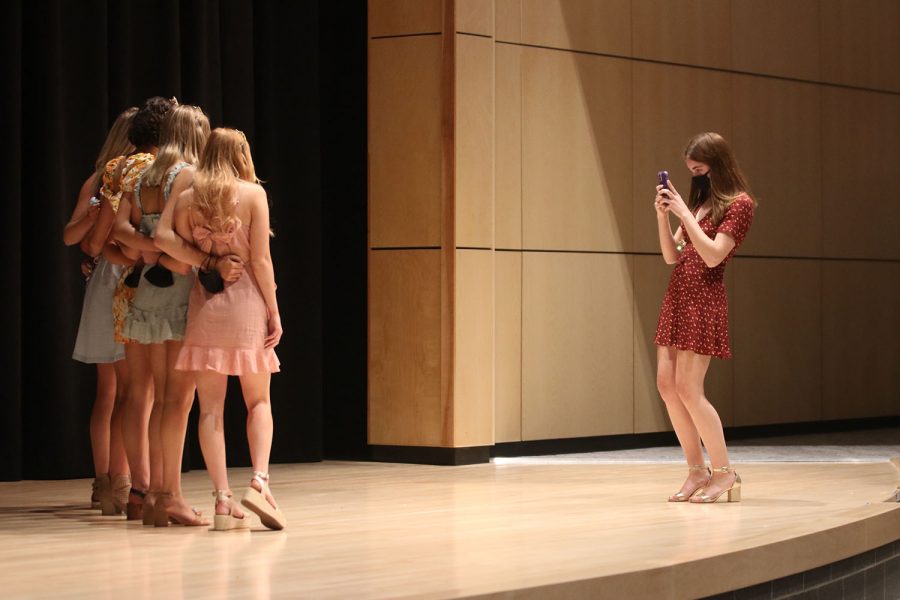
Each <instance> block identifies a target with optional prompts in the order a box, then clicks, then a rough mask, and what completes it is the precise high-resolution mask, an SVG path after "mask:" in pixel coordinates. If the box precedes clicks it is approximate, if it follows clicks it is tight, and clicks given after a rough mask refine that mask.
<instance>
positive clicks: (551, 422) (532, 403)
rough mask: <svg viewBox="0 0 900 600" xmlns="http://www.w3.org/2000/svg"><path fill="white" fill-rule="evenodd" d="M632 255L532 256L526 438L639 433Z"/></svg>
mask: <svg viewBox="0 0 900 600" xmlns="http://www.w3.org/2000/svg"><path fill="white" fill-rule="evenodd" d="M631 267H632V258H631V257H629V256H623V255H609V254H582V253H556V252H547V253H543V252H529V253H525V255H524V257H523V273H522V279H523V281H522V283H523V286H522V438H523V439H524V440H534V439H552V438H568V437H580V436H592V435H604V434H617V433H631V432H632V431H633V408H632V398H633V394H634V390H633V367H632V365H633V362H632V356H633V355H632V350H633V349H632V345H631V343H630V340H632V339H633V338H632V335H633V333H632V323H633V320H632V313H633V298H632V292H631Z"/></svg>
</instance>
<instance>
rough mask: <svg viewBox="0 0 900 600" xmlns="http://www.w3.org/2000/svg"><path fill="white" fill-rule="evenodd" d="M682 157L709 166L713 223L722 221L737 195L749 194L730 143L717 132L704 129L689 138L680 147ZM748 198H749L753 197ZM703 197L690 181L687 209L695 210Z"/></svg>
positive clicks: (704, 196)
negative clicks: (681, 147)
mask: <svg viewBox="0 0 900 600" xmlns="http://www.w3.org/2000/svg"><path fill="white" fill-rule="evenodd" d="M684 157H685V158H689V159H691V160H695V161H697V162H701V163H703V164H705V165H708V166H709V182H710V187H709V192H710V193H709V200H710V201H711V207H710V215H711V218H712V221H713V223H716V224H718V223H719V222H720V221H721V220H722V217H723V216H725V211H726V210H727V209H728V207H729V206H730V205H731V203H732V202H734V200H735V199H736V198H737V197H738V196H740V195H741V194H747V195H748V196H751V194H750V186H749V185H748V184H747V178H746V177H744V173H743V172H742V171H741V168H740V167H739V166H738V163H737V159H736V158H735V157H734V152H732V151H731V146H729V145H728V142H726V141H725V138H723V137H722V136H721V135H719V134H718V133H713V132H711V131H707V132H705V133H699V134H697V135H695V136H694V137H692V138H691V139H690V141H688V143H687V146H686V147H685V149H684ZM750 199H751V200H753V197H752V196H751V198H750ZM706 200H707V196H706V194H704V193H703V191H702V190H701V189H700V188H698V187H697V186H696V185H695V184H694V182H693V181H691V191H690V194H689V195H688V203H687V204H688V208H690V209H691V210H692V211H693V210H696V209H698V208H700V206H701V205H702V204H703V203H704V202H706ZM753 203H754V206H755V205H756V201H755V200H753Z"/></svg>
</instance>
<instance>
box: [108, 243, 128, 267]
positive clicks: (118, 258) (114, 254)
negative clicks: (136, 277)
mask: <svg viewBox="0 0 900 600" xmlns="http://www.w3.org/2000/svg"><path fill="white" fill-rule="evenodd" d="M103 258H105V259H106V260H107V261H109V262H110V263H112V264H114V265H124V266H126V267H127V266H131V265H133V264H134V263H135V260H134V259H132V258H129V257H128V256H127V255H126V254H125V253H124V252H122V248H121V247H120V246H119V245H118V244H116V243H114V242H109V243H107V244H105V245H104V246H103Z"/></svg>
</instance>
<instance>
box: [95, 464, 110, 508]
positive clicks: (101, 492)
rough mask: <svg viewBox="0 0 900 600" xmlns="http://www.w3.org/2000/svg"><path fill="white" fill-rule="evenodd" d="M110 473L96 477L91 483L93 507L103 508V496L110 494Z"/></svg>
mask: <svg viewBox="0 0 900 600" xmlns="http://www.w3.org/2000/svg"><path fill="white" fill-rule="evenodd" d="M110 491H111V489H110V487H109V474H108V473H104V474H103V475H101V476H100V477H96V478H94V481H93V482H92V483H91V508H92V509H97V508H100V509H102V508H103V504H102V502H103V497H104V496H107V495H109V494H110Z"/></svg>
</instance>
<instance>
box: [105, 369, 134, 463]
mask: <svg viewBox="0 0 900 600" xmlns="http://www.w3.org/2000/svg"><path fill="white" fill-rule="evenodd" d="M113 368H114V369H115V373H116V402H115V405H114V406H113V411H112V418H111V420H110V432H109V476H110V478H114V477H116V476H120V475H125V476H127V475H128V474H129V471H128V457H127V455H126V454H125V440H124V439H123V438H122V417H123V415H124V414H125V413H124V407H125V402H126V401H127V398H128V395H127V394H128V363H127V362H126V361H125V360H120V361H117V362H115V363H113Z"/></svg>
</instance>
